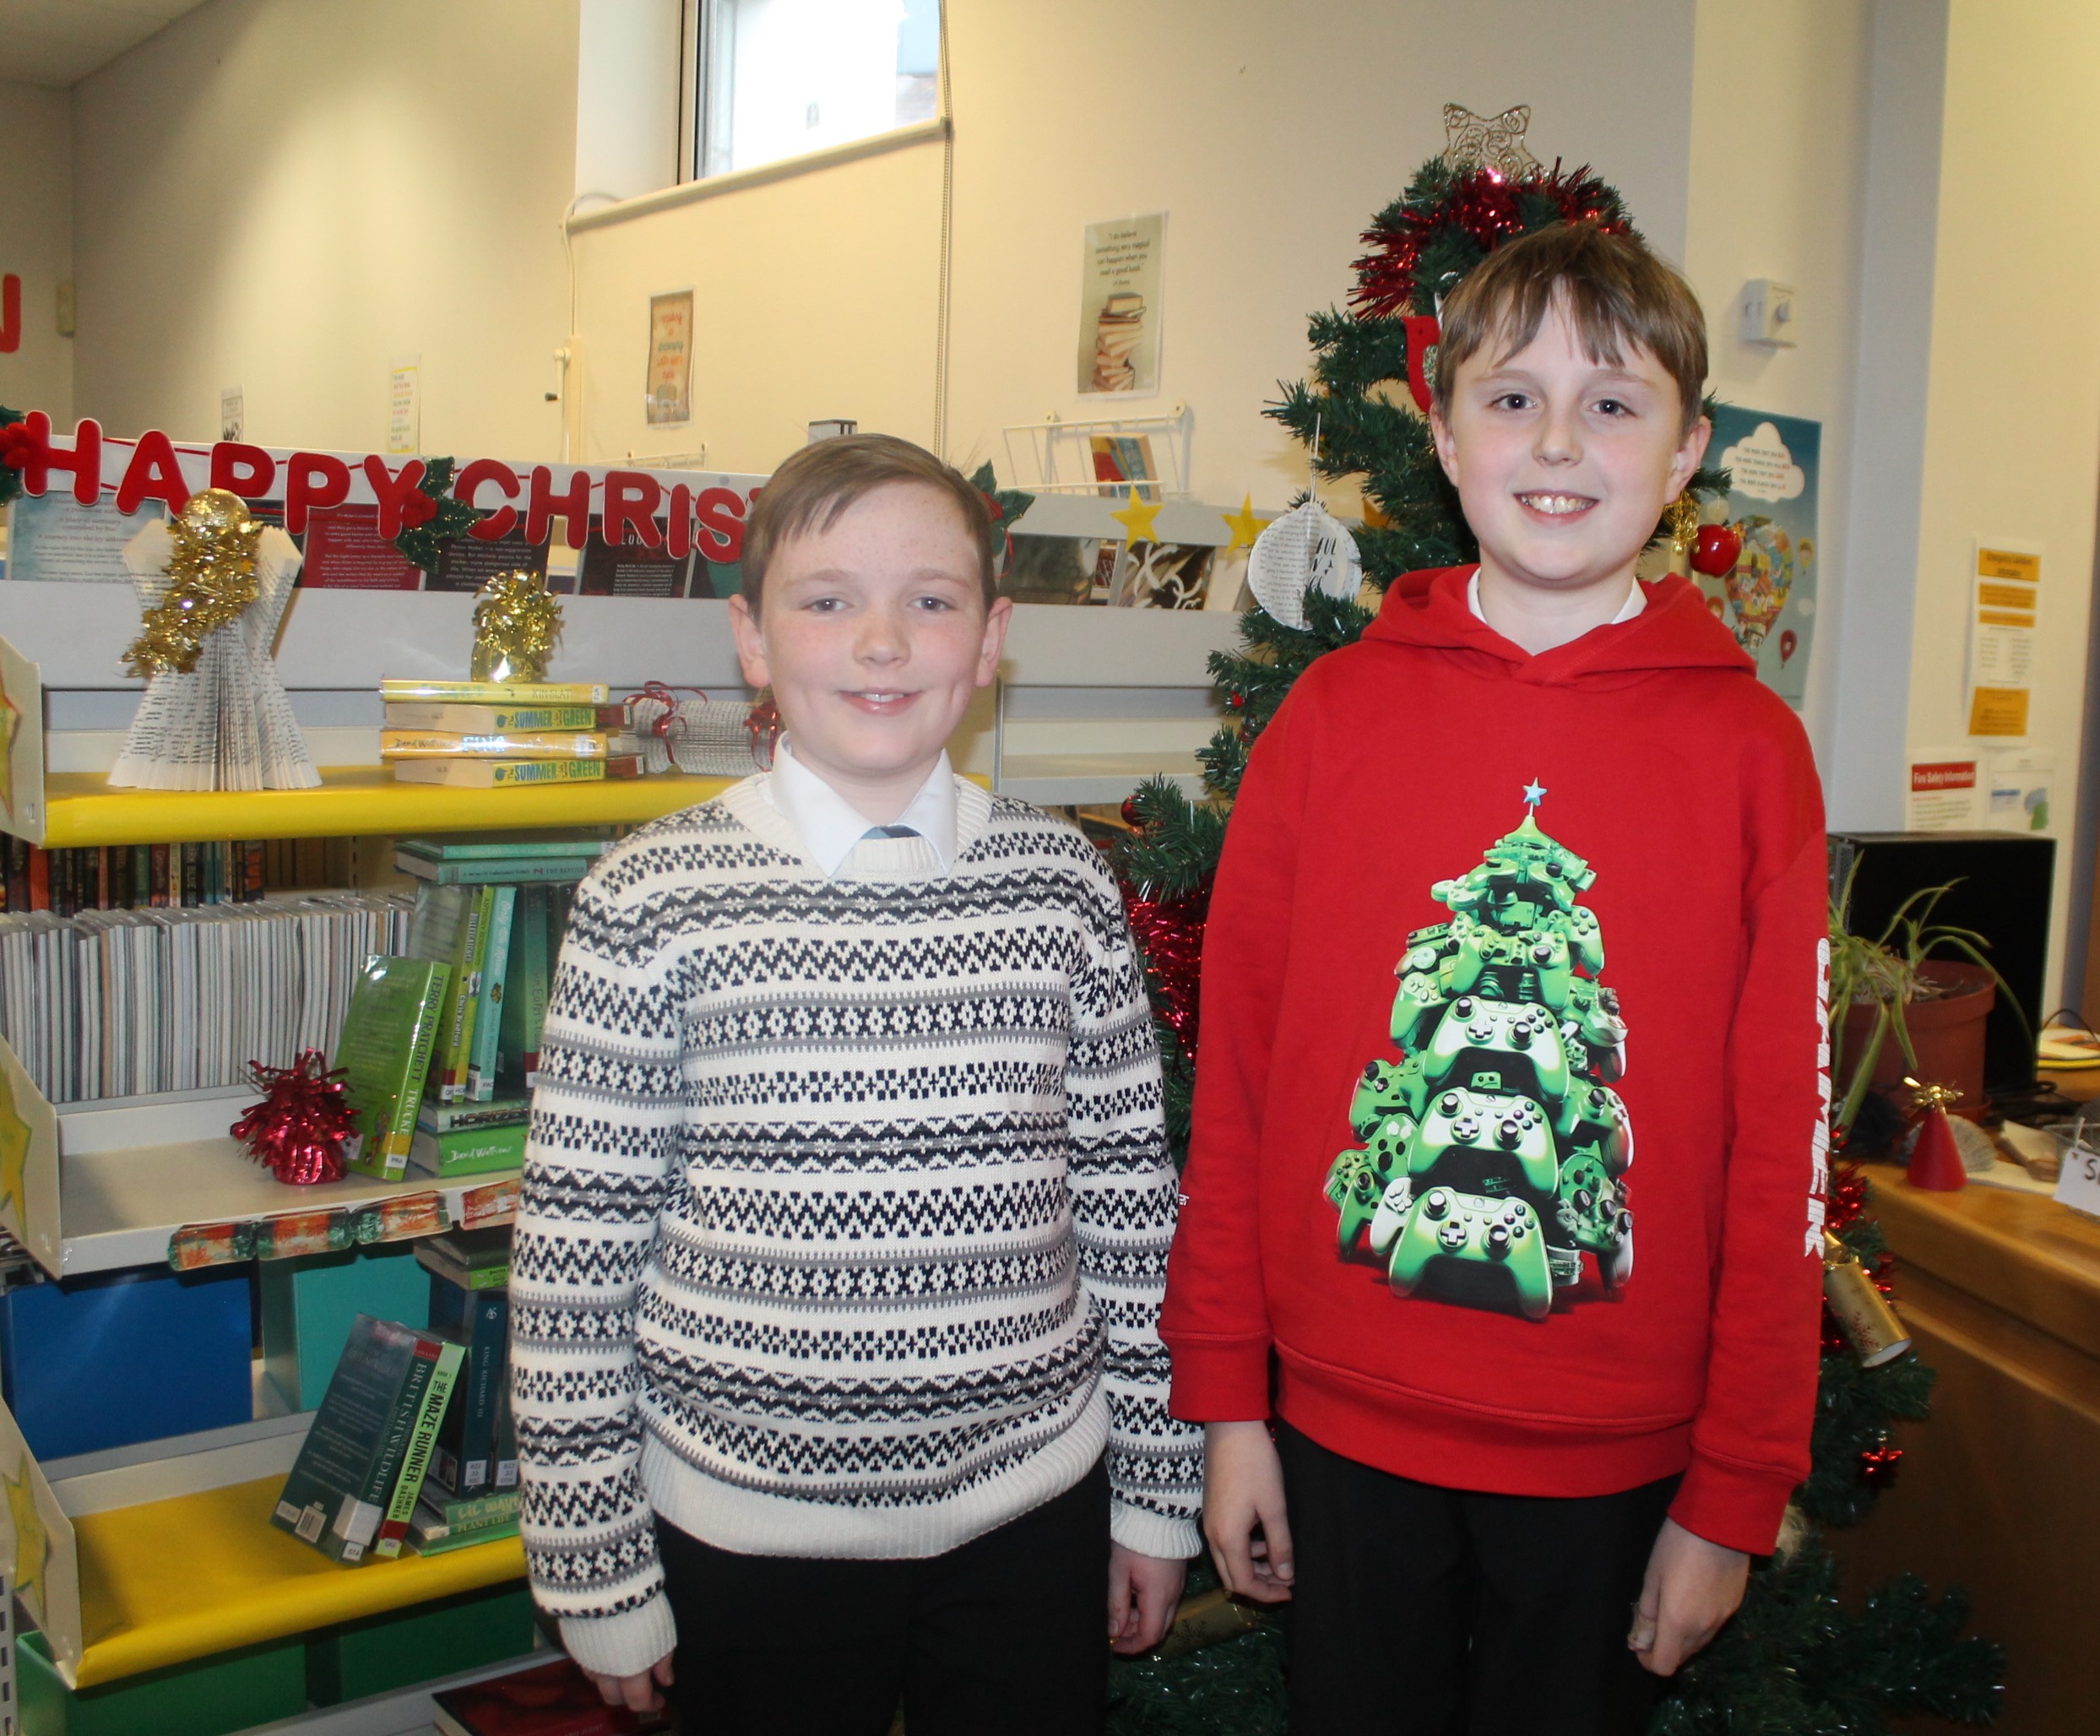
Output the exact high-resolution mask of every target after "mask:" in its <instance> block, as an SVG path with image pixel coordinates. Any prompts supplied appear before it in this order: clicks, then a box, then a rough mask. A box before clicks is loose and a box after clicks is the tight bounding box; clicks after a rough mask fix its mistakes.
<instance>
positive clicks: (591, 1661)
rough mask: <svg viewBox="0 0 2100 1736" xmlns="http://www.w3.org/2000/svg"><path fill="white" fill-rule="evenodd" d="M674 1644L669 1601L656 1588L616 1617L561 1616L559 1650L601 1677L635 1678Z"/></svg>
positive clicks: (666, 1655) (666, 1652)
mask: <svg viewBox="0 0 2100 1736" xmlns="http://www.w3.org/2000/svg"><path fill="white" fill-rule="evenodd" d="M677 1645H678V1628H677V1625H676V1623H675V1622H673V1621H672V1619H671V1614H670V1598H666V1597H665V1595H664V1593H663V1592H662V1590H661V1589H660V1588H659V1590H658V1591H657V1592H656V1595H655V1596H654V1597H653V1598H650V1599H649V1600H648V1602H647V1603H644V1604H643V1605H642V1606H641V1608H639V1609H623V1610H621V1612H620V1614H617V1615H595V1616H589V1615H565V1616H563V1617H562V1650H563V1651H565V1652H567V1653H568V1655H569V1656H570V1657H573V1658H574V1659H575V1660H576V1661H577V1663H579V1664H581V1665H582V1666H583V1668H585V1669H587V1670H591V1671H594V1673H596V1674H599V1675H601V1676H638V1675H640V1674H642V1673H643V1671H644V1670H647V1669H653V1668H655V1666H656V1663H657V1661H658V1660H659V1658H664V1657H669V1656H670V1654H671V1652H673V1651H675V1650H676V1648H677Z"/></svg>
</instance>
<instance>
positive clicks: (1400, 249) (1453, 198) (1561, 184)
mask: <svg viewBox="0 0 2100 1736" xmlns="http://www.w3.org/2000/svg"><path fill="white" fill-rule="evenodd" d="M1528 198H1546V199H1549V200H1550V201H1551V202H1552V203H1553V206H1554V209H1555V212H1556V213H1557V214H1558V215H1559V216H1560V218H1561V219H1562V220H1564V221H1566V222H1569V223H1594V224H1596V225H1598V227H1599V228H1601V229H1603V230H1604V231H1607V232H1608V233H1609V234H1612V235H1627V234H1631V232H1632V229H1633V225H1631V223H1629V222H1627V221H1626V220H1625V218H1624V217H1623V216H1614V215H1613V213H1614V212H1615V211H1617V210H1619V209H1620V203H1619V196H1618V195H1617V194H1616V193H1614V192H1613V191H1612V190H1611V188H1610V187H1608V186H1606V185H1605V184H1604V183H1603V182H1602V181H1600V180H1598V178H1597V177H1596V176H1594V175H1592V174H1591V173H1590V171H1589V170H1588V169H1587V167H1584V168H1581V169H1572V170H1569V171H1566V173H1563V172H1562V171H1561V168H1560V164H1559V162H1557V161H1556V162H1555V164H1554V165H1553V167H1552V168H1550V169H1538V170H1535V171H1533V173H1531V174H1529V175H1527V176H1524V177H1523V178H1522V180H1521V181H1510V180H1506V179H1505V178H1504V177H1503V176H1500V175H1498V174H1496V173H1495V171H1494V170H1492V169H1474V170H1473V171H1470V172H1468V173H1467V174H1464V175H1462V176H1459V177H1458V178H1457V180H1456V181H1454V182H1452V183H1451V186H1450V188H1449V190H1448V192H1447V193H1446V195H1445V197H1444V198H1441V199H1440V200H1438V201H1437V202H1436V203H1435V204H1433V205H1430V206H1426V207H1422V208H1417V207H1415V206H1412V205H1409V206H1404V207H1403V208H1402V209H1401V211H1400V214H1399V215H1398V216H1397V218H1396V219H1395V220H1393V221H1392V222H1390V223H1381V224H1377V225H1374V226H1373V227H1371V228H1370V229H1367V230H1365V231H1364V234H1363V240H1364V241H1365V242H1367V243H1368V244H1369V245H1370V247H1373V248H1375V249H1376V251H1375V252H1370V253H1366V254H1365V256H1364V257H1363V258H1361V259H1359V260H1358V261H1357V262H1356V263H1355V267H1354V269H1355V272H1356V288H1355V289H1354V290H1353V291H1352V292H1351V293H1350V296H1349V301H1350V304H1351V305H1352V306H1353V307H1354V308H1355V309H1356V311H1357V312H1358V313H1359V315H1360V316H1361V317H1365V318H1366V319H1375V318H1381V317H1386V316H1388V315H1391V314H1396V313H1408V312H1430V311H1431V310H1430V309H1428V308H1417V307H1415V305H1414V296H1415V290H1416V287H1417V285H1416V283H1415V270H1416V268H1417V267H1418V266H1419V265H1420V263H1421V261H1422V252H1423V249H1424V247H1427V246H1428V245H1429V243H1430V241H1433V240H1435V238H1436V236H1438V235H1440V234H1441V233H1442V232H1444V231H1446V230H1451V229H1457V230H1461V231H1463V232H1464V233H1465V234H1466V235H1467V236H1468V237H1469V238H1470V239H1471V240H1472V241H1473V243H1474V244H1475V245H1476V246H1478V247H1480V248H1481V249H1482V250H1483V251H1484V252H1493V251H1494V250H1495V248H1496V247H1499V246H1500V244H1501V243H1502V242H1504V241H1509V240H1511V239H1513V238H1514V237H1515V236H1520V235H1522V234H1523V233H1524V231H1525V224H1524V219H1523V217H1522V205H1523V202H1524V201H1525V200H1526V199H1528Z"/></svg>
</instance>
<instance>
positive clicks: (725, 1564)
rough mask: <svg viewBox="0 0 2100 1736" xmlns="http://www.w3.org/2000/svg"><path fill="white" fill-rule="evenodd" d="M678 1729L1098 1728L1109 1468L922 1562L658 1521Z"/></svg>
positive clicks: (1094, 1732) (692, 1733) (1035, 1735)
mask: <svg viewBox="0 0 2100 1736" xmlns="http://www.w3.org/2000/svg"><path fill="white" fill-rule="evenodd" d="M656 1537H657V1546H658V1549H659V1551H660V1552H661V1554H662V1557H663V1563H664V1588H665V1593H666V1595H667V1596H668V1597H669V1598H670V1607H671V1614H672V1615H673V1616H674V1617H675V1618H676V1620H677V1623H678V1650H677V1652H676V1657H674V1659H673V1662H672V1665H671V1668H672V1672H673V1674H674V1675H675V1676H676V1682H675V1683H674V1684H673V1686H672V1688H671V1690H670V1701H671V1704H672V1705H673V1706H675V1707H676V1709H677V1712H678V1728H679V1731H680V1736H887V1731H888V1729H889V1728H890V1722H891V1720H892V1718H893V1717H894V1716H895V1715H896V1712H897V1708H898V1704H899V1702H900V1701H901V1702H902V1704H903V1708H904V1722H905V1726H906V1728H907V1729H908V1730H909V1733H910V1736H1099V1731H1100V1728H1101V1722H1102V1717H1103V1713H1104V1700H1105V1698H1106V1695H1107V1691H1108V1662H1109V1641H1108V1592H1109V1479H1108V1473H1107V1471H1106V1470H1105V1469H1104V1467H1102V1466H1101V1465H1100V1464H1099V1463H1097V1464H1096V1465H1095V1466H1094V1467H1093V1470H1091V1471H1089V1472H1088V1473H1087V1475H1086V1476H1085V1477H1084V1478H1082V1479H1081V1480H1080V1482H1079V1483H1078V1484H1076V1485H1075V1486H1074V1487H1073V1488H1072V1489H1067V1490H1066V1492H1065V1493H1064V1494H1063V1495H1059V1496H1057V1497H1056V1499H1055V1500H1050V1501H1046V1502H1045V1503H1044V1504H1043V1505H1041V1506H1039V1507H1038V1508H1036V1509H1035V1510H1034V1511H1032V1512H1028V1513H1023V1515H1022V1516H1020V1517H1019V1518H1017V1519H1015V1520H1012V1521H1011V1522H1008V1523H1007V1524H1005V1525H1002V1526H1001V1527H999V1528H998V1529H997V1530H996V1531H991V1532H987V1533H985V1535H984V1536H982V1537H979V1538H972V1539H971V1540H970V1541H969V1543H964V1544H963V1545H961V1546H960V1547H959V1548H958V1549H950V1550H949V1551H948V1552H947V1554H941V1555H933V1556H929V1557H928V1558H926V1559H925V1560H917V1561H832V1560H804V1559H801V1558H799V1557H793V1556H782V1555H737V1554H730V1552H729V1551H728V1550H727V1549H714V1548H713V1547H712V1546H710V1545H709V1544H707V1543H702V1542H700V1541H699V1540H698V1539H697V1538H692V1537H689V1536H687V1535H686V1533H684V1532H682V1531H680V1530H678V1529H677V1528H676V1527H673V1526H670V1525H667V1524H665V1522H663V1521H662V1520H660V1519H659V1520H658V1521H657V1524H656Z"/></svg>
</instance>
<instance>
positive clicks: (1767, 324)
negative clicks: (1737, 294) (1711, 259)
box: [1740, 277, 1799, 350]
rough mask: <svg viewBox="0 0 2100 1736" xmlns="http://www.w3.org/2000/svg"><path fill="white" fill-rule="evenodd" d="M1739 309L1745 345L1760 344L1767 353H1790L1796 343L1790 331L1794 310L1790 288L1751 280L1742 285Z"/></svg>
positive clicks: (1795, 310)
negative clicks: (1775, 351) (1786, 351)
mask: <svg viewBox="0 0 2100 1736" xmlns="http://www.w3.org/2000/svg"><path fill="white" fill-rule="evenodd" d="M1740 306H1741V308H1742V314H1743V327H1742V332H1743V341H1744V342H1745V344H1761V345H1763V346H1764V347H1765V348H1766V349H1767V350H1791V349H1792V348H1793V346H1794V344H1796V343H1797V342H1798V341H1799V339H1797V338H1796V336H1795V330H1794V328H1795V325H1796V323H1797V309H1796V307H1795V304H1794V298H1793V285H1792V284H1783V283H1774V282H1773V281H1772V279H1770V278H1768V277H1754V278H1752V279H1750V281H1749V282H1748V283H1746V284H1745V285H1743V297H1742V301H1741V303H1740Z"/></svg>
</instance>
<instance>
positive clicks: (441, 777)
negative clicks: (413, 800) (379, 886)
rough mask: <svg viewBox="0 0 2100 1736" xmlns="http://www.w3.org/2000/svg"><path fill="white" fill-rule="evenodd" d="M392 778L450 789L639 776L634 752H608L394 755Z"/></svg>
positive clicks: (591, 781) (638, 757) (640, 764)
mask: <svg viewBox="0 0 2100 1736" xmlns="http://www.w3.org/2000/svg"><path fill="white" fill-rule="evenodd" d="M389 763H391V764H392V766H393V775H394V779H395V781H396V782H397V783H402V784H444V785H447V786H448V787H449V788H451V789H519V788H523V787H525V786H529V785H533V784H596V783H602V782H603V781H605V779H607V778H639V777H640V776H641V775H642V774H643V769H644V768H643V761H642V756H641V755H640V754H638V753H616V754H609V755H607V756H606V757H605V758H603V759H573V758H572V759H483V758H477V757H473V756H461V757H456V758H453V757H448V758H437V759H396V760H393V761H391V762H389Z"/></svg>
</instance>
